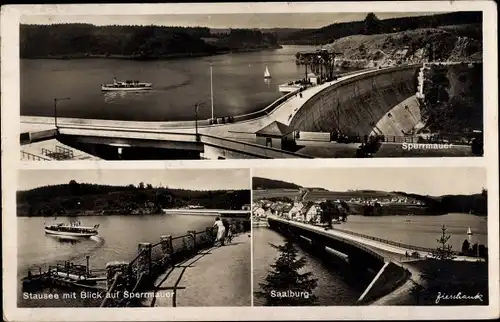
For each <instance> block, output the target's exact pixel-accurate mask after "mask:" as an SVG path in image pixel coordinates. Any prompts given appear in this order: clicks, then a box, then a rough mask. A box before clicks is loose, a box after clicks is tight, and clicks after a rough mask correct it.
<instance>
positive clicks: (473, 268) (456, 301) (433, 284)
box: [399, 260, 489, 306]
mask: <svg viewBox="0 0 500 322" xmlns="http://www.w3.org/2000/svg"><path fill="white" fill-rule="evenodd" d="M405 265H409V266H412V267H413V268H414V269H416V270H419V271H421V272H422V277H423V280H424V282H425V284H426V286H425V287H424V288H421V287H419V286H417V285H415V286H414V287H413V288H412V289H411V291H410V294H408V296H406V297H405V298H404V299H401V303H399V304H401V305H443V306H449V305H450V306H451V305H488V303H489V297H488V263H487V262H477V263H474V262H459V261H439V260H423V261H418V262H413V263H407V264H405ZM439 294H441V297H439V296H438V295H439ZM478 294H479V295H480V296H478V297H477V298H476V299H470V298H469V299H468V298H465V297H466V296H467V297H469V296H470V297H475V296H476V295H478ZM445 295H448V296H450V297H454V298H451V299H443V298H442V297H444V296H445ZM479 298H481V299H482V301H481V300H480V299H479Z"/></svg>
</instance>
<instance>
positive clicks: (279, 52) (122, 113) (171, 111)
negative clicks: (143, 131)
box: [20, 46, 313, 121]
mask: <svg viewBox="0 0 500 322" xmlns="http://www.w3.org/2000/svg"><path fill="white" fill-rule="evenodd" d="M312 48H313V47H308V46H284V47H283V48H282V49H276V50H265V51H260V52H251V53H236V54H225V55H217V56H212V57H202V58H185V59H174V60H155V61H134V60H125V59H97V58H96V59H73V60H58V59H35V60H30V59H22V60H21V67H20V73H21V87H20V90H21V115H32V116H53V115H54V114H53V113H54V112H53V102H54V98H56V97H68V96H69V97H70V98H71V100H70V101H63V102H60V103H59V104H58V106H57V115H58V116H62V117H76V118H99V119H116V120H136V121H179V120H192V119H194V105H195V104H196V103H201V102H204V103H205V107H203V108H200V109H199V112H198V115H199V118H200V119H207V118H210V117H211V108H210V103H211V102H210V62H212V64H213V72H212V77H213V93H214V116H215V117H217V116H219V117H220V116H229V115H238V114H245V113H249V112H253V111H256V110H259V109H262V108H263V107H265V106H267V105H269V104H270V103H271V102H273V101H274V100H276V99H277V98H278V97H280V96H281V95H282V94H281V93H280V92H279V91H278V85H280V84H283V83H287V82H289V81H291V80H296V79H299V78H303V77H304V76H305V68H304V66H298V65H296V64H295V54H296V53H297V52H298V51H302V50H308V49H312ZM266 66H268V68H269V71H270V73H271V76H272V78H271V79H270V81H269V82H265V81H264V71H265V68H266ZM113 77H116V78H117V79H118V80H127V79H137V80H140V81H144V82H152V83H153V86H154V90H152V91H145V92H135V93H134V92H101V88H100V85H101V84H103V83H111V82H113Z"/></svg>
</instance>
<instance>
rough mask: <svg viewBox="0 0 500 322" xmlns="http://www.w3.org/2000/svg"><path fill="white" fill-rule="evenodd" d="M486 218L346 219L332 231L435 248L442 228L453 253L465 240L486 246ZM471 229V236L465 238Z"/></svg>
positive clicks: (466, 216) (387, 217)
mask: <svg viewBox="0 0 500 322" xmlns="http://www.w3.org/2000/svg"><path fill="white" fill-rule="evenodd" d="M486 218H487V217H479V216H475V215H469V214H447V215H441V216H383V217H364V216H357V215H353V216H349V217H348V218H347V222H345V223H342V224H341V225H335V226H334V228H340V229H345V230H351V231H354V232H357V233H361V234H365V235H369V236H373V237H378V238H383V239H388V240H392V241H395V242H400V243H404V244H410V245H415V246H421V247H428V248H436V247H437V241H436V239H438V238H439V237H440V236H441V227H442V226H443V225H445V227H446V233H447V235H450V236H451V237H450V239H449V241H448V243H449V244H450V245H452V247H453V250H457V251H459V250H461V249H462V243H463V242H464V240H465V239H467V240H468V241H469V242H471V243H472V244H474V243H476V242H477V241H479V244H484V245H488V221H487V220H486ZM468 227H470V228H471V230H472V233H473V235H472V236H468V235H467V228H468Z"/></svg>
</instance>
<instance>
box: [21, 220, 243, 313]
mask: <svg viewBox="0 0 500 322" xmlns="http://www.w3.org/2000/svg"><path fill="white" fill-rule="evenodd" d="M233 224H234V227H233V234H234V235H235V237H234V239H233V241H232V243H230V244H228V246H227V247H221V248H220V250H219V248H214V247H213V245H214V239H215V233H216V230H215V229H214V228H212V227H207V228H206V229H205V230H202V231H188V232H187V234H185V235H181V236H171V235H163V236H161V237H160V241H159V242H157V243H154V244H151V243H145V242H140V243H138V245H137V254H136V256H135V257H134V258H133V259H132V260H130V261H110V262H108V263H107V264H106V267H105V268H99V269H94V268H92V269H91V268H90V265H89V258H88V257H87V265H78V264H74V263H72V262H64V263H62V264H56V265H49V266H48V268H46V269H43V268H41V267H39V268H38V270H36V269H35V270H30V271H29V272H28V275H27V276H26V277H24V278H23V279H22V283H23V289H24V290H29V291H31V292H36V291H37V290H41V289H44V288H47V287H50V286H57V287H63V288H69V289H86V290H88V291H90V292H93V293H95V296H96V297H97V298H102V302H101V304H100V306H101V307H140V306H144V305H145V304H144V299H145V298H147V299H148V298H149V299H150V300H152V299H153V298H154V293H157V292H158V291H159V290H161V289H162V285H164V283H165V281H167V279H166V278H165V276H170V277H171V278H173V276H174V275H171V273H172V272H174V271H175V272H176V273H177V272H178V271H179V269H181V270H183V269H184V268H185V267H186V268H187V267H188V266H185V264H186V263H191V264H193V263H194V261H201V259H200V258H201V257H205V256H208V255H209V254H210V253H211V252H213V253H218V254H219V255H218V256H217V257H215V256H213V257H210V259H205V260H203V261H201V262H202V263H203V262H204V261H208V262H207V263H206V264H205V265H206V266H205V267H203V266H199V264H198V265H196V266H193V267H194V268H195V271H194V273H192V272H191V270H188V271H187V272H186V274H185V276H184V279H183V283H194V282H196V281H197V280H199V279H200V278H201V279H202V280H204V281H210V279H211V278H214V276H209V275H214V274H215V272H218V273H221V274H222V273H223V272H227V269H228V268H229V267H231V266H234V260H235V259H236V260H237V258H238V257H241V256H247V257H248V261H250V247H249V242H248V240H249V237H248V232H249V231H250V221H249V220H248V221H239V222H236V223H233ZM243 247H247V248H248V254H245V252H242V248H243ZM235 252H236V253H238V255H235V254H236V253H235ZM214 260H215V262H213V261H214ZM210 263H212V264H214V265H216V266H215V267H209V266H210V265H211V264H210ZM186 265H189V264H186ZM221 265H222V266H221ZM248 267H250V263H248ZM238 269H240V270H241V269H242V267H238ZM169 272H170V273H169ZM232 273H233V272H231V274H229V275H232ZM193 274H194V275H193ZM207 274H209V275H207ZM236 274H238V272H236ZM239 274H241V273H239ZM229 275H228V274H225V275H224V276H222V277H221V276H219V277H218V279H219V281H223V280H226V283H231V282H232V283H235V285H239V284H238V283H242V281H239V280H237V279H235V280H233V281H231V278H230V277H229ZM192 279H195V280H192ZM158 281H163V282H161V283H159V282H158ZM170 282H171V280H168V282H167V283H170ZM210 283H211V281H210ZM190 285H193V288H192V289H190V290H189V291H190V292H193V291H194V289H198V288H199V287H203V285H201V286H198V285H195V284H190ZM248 285H249V286H248V287H250V277H249V279H248ZM171 286H172V290H173V291H174V293H175V292H178V289H179V290H180V289H182V285H180V286H179V285H178V284H175V283H174V285H171ZM151 292H153V293H151ZM248 293H249V294H250V291H249V292H248ZM133 294H136V295H137V296H130V295H133ZM148 294H153V295H152V297H148ZM249 296H250V295H249ZM195 297H196V296H191V297H190V298H195ZM240 297H241V295H240ZM174 301H175V300H174ZM182 301H183V300H179V303H184V302H182ZM239 301H240V302H241V301H242V299H241V298H240V300H239ZM162 303H163V304H164V305H167V303H164V302H162V301H159V302H158V303H153V306H160V305H163V304H162ZM174 303H177V302H174ZM147 305H151V303H149V304H147ZM181 305H182V304H181ZM245 305H246V304H245ZM167 306H168V305H167ZM174 306H175V305H174Z"/></svg>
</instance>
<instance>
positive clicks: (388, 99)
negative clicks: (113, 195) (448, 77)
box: [21, 64, 468, 159]
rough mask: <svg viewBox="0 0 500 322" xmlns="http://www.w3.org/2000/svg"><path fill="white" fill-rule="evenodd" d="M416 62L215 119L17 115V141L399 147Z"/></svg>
mask: <svg viewBox="0 0 500 322" xmlns="http://www.w3.org/2000/svg"><path fill="white" fill-rule="evenodd" d="M421 67H422V64H415V65H404V66H397V67H390V68H378V69H377V68H371V69H366V70H361V71H355V72H350V73H346V74H342V75H340V77H339V78H338V79H336V80H334V81H331V82H326V83H323V84H320V85H317V86H311V87H308V88H305V89H303V90H297V91H295V92H291V93H289V94H287V95H284V96H282V97H280V98H279V99H278V100H276V101H275V102H273V103H272V104H270V105H269V106H268V107H266V108H265V109H263V110H260V111H257V112H254V113H249V114H245V115H239V116H234V117H232V118H231V119H228V118H226V119H219V120H218V123H222V124H210V123H209V121H208V120H198V121H181V122H139V121H118V120H97V119H75V118H61V117H58V118H57V125H58V127H57V131H55V128H54V126H53V124H54V119H53V118H50V117H32V116H22V117H21V133H22V134H21V135H22V138H21V140H22V141H23V137H24V141H25V142H26V143H28V144H26V145H23V147H22V150H23V151H24V152H25V153H31V154H34V155H36V153H35V152H36V150H33V149H31V146H32V145H33V143H32V142H35V141H37V140H44V139H46V138H53V137H54V136H55V135H56V134H57V139H58V141H59V142H61V143H63V144H66V145H67V146H70V147H73V148H76V149H78V150H81V151H84V152H87V153H88V154H89V155H102V156H103V157H104V158H109V159H119V158H121V157H123V156H125V155H126V153H127V151H131V150H133V149H139V150H140V149H148V148H152V149H163V150H167V151H169V153H170V155H173V156H174V158H183V157H180V156H179V155H178V154H176V152H177V153H180V154H182V153H184V158H199V157H201V158H208V159H227V158H313V157H345V156H347V157H354V156H356V151H357V150H358V148H359V147H360V145H361V140H359V139H360V137H363V136H369V135H372V136H373V135H383V136H384V140H386V141H388V142H392V143H393V144H397V145H399V146H400V145H401V142H413V141H414V140H415V141H416V138H414V137H408V136H406V135H402V134H403V133H407V132H409V131H410V130H411V129H413V128H414V127H415V126H416V125H417V124H419V122H421V116H420V110H419V106H418V102H417V100H416V98H415V94H416V92H417V82H418V80H417V77H418V71H419V70H420V68H421ZM194 114H195V111H194V108H193V115H194ZM56 132H57V133H56ZM332 132H340V133H344V134H345V135H350V136H351V137H354V136H357V137H358V141H357V142H356V141H353V143H347V144H346V143H340V140H339V139H335V138H332V137H331V133H332ZM336 140H337V141H336ZM30 143H31V144H30ZM35 144H36V143H35ZM388 144H389V143H388ZM318 146H319V147H318ZM35 149H36V148H35ZM392 150H394V149H392ZM392 150H391V152H392V153H395V152H394V151H392ZM466 150H467V152H462V154H463V153H468V149H466ZM187 151H188V152H187ZM136 153H137V152H136ZM167 154H168V153H167Z"/></svg>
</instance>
